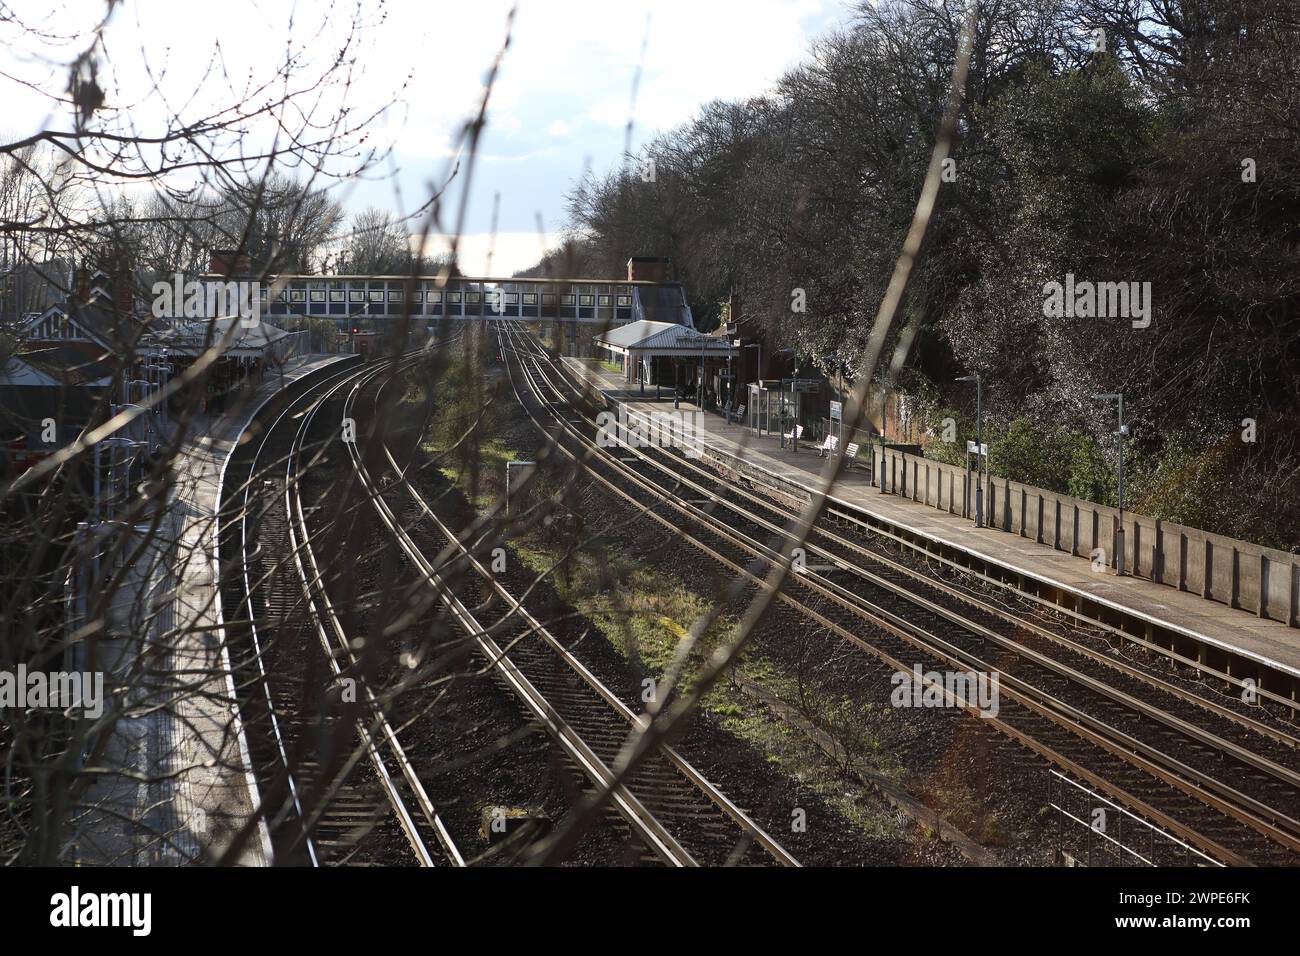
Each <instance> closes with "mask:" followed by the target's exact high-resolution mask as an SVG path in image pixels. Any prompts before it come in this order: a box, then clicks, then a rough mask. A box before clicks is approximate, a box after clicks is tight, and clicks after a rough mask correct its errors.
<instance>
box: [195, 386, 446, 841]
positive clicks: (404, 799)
mask: <svg viewBox="0 0 1300 956" xmlns="http://www.w3.org/2000/svg"><path fill="white" fill-rule="evenodd" d="M358 374H362V373H360V372H358V371H357V370H356V369H348V370H345V371H343V372H336V373H333V374H329V375H327V376H325V377H324V378H323V380H322V381H320V382H318V383H315V384H314V385H313V387H312V388H311V389H310V390H308V391H307V392H306V393H305V394H304V395H301V396H298V397H296V398H293V399H291V400H289V401H288V402H287V404H285V405H284V407H283V408H280V409H278V410H273V411H272V413H271V414H263V415H259V416H258V418H257V419H255V421H256V422H258V426H257V428H256V429H250V430H249V431H248V432H247V434H248V435H253V434H256V433H257V431H258V430H260V433H261V437H260V440H255V441H247V440H245V441H241V442H240V443H239V445H238V446H237V448H236V450H235V452H233V453H232V456H231V460H230V463H229V465H228V466H227V475H228V480H229V479H230V478H233V479H236V480H237V481H238V484H237V485H236V486H233V487H232V486H231V485H229V484H228V485H227V486H226V489H225V491H224V493H223V505H222V510H223V514H225V515H227V516H228V517H229V520H228V521H225V522H223V524H222V529H221V533H220V537H221V541H222V554H223V565H224V566H226V567H228V568H233V569H235V571H234V573H228V574H225V575H223V581H222V585H221V586H222V591H223V606H224V607H225V608H226V609H227V611H226V621H225V627H226V630H227V633H228V635H229V639H230V641H231V646H232V652H233V659H232V666H233V667H234V669H235V672H236V683H237V686H238V687H239V695H238V696H239V706H240V709H241V713H242V715H243V718H244V724H245V728H246V731H247V734H248V738H249V749H250V757H251V759H252V762H253V767H254V773H255V776H256V778H257V782H258V789H259V792H260V794H261V795H262V802H263V807H262V808H261V812H262V813H264V814H265V817H266V819H267V822H268V826H269V829H270V832H271V839H272V847H273V852H274V855H275V862H276V863H277V864H304V865H310V866H339V865H367V864H372V865H402V864H407V865H409V864H415V865H421V866H432V865H435V864H442V863H450V864H452V865H463V862H464V861H463V859H462V858H461V856H460V853H459V851H458V850H457V849H456V847H455V844H454V842H452V840H451V838H450V836H449V834H447V832H446V829H445V828H444V827H443V826H442V823H441V821H440V819H439V818H438V815H437V812H436V810H435V809H434V808H433V806H432V804H431V803H430V802H429V800H428V797H427V795H425V794H424V792H423V788H422V787H421V785H420V783H419V780H418V777H417V776H416V774H415V771H414V768H412V767H411V765H410V762H409V761H408V760H407V759H406V757H405V754H404V753H403V752H402V749H401V745H400V743H399V742H398V740H397V736H396V734H395V733H394V731H393V729H392V727H391V726H390V725H389V724H388V722H387V720H386V719H385V718H384V715H383V713H382V709H381V708H379V706H378V704H377V702H376V701H375V699H374V695H373V694H372V693H371V692H370V690H369V688H368V687H366V686H364V685H362V686H361V693H360V694H358V695H357V702H355V703H352V704H349V703H346V702H344V701H343V700H341V697H342V696H343V695H340V694H338V693H334V694H331V688H336V687H337V686H338V685H337V682H338V680H339V678H340V677H341V676H342V674H343V669H344V667H345V666H346V665H347V664H348V662H349V658H348V655H349V654H350V650H349V649H348V648H347V641H346V636H345V635H343V633H342V630H341V627H340V626H339V624H338V621H337V618H336V616H335V615H334V614H333V610H332V608H331V607H330V605H329V601H328V596H327V595H325V594H324V593H323V590H322V589H321V588H319V586H318V582H319V571H318V569H317V568H316V561H315V554H314V551H313V550H312V545H311V541H310V538H309V536H308V535H307V534H306V533H305V523H304V518H303V508H302V502H301V499H300V498H299V495H298V470H299V467H300V459H301V456H302V454H303V444H304V440H305V436H306V435H307V432H308V430H309V428H310V426H311V424H312V421H313V419H314V417H315V415H316V414H317V413H318V412H319V410H320V409H321V407H322V406H323V405H324V404H326V403H327V402H328V401H329V400H330V399H331V397H332V396H333V395H335V394H336V392H337V391H338V389H339V388H341V387H342V386H343V385H344V384H346V383H347V382H349V381H350V380H351V379H352V378H354V377H355V376H356V375H358ZM412 808H415V809H414V810H413V809H412Z"/></svg>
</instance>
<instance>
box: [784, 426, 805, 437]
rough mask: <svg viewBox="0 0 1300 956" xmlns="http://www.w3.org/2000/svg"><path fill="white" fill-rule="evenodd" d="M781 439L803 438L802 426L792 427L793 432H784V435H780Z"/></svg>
mask: <svg viewBox="0 0 1300 956" xmlns="http://www.w3.org/2000/svg"><path fill="white" fill-rule="evenodd" d="M781 437H782V438H803V426H802V425H795V426H794V431H789V432H786V433H785V434H784V435H782V436H781Z"/></svg>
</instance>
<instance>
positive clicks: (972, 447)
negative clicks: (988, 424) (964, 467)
mask: <svg viewBox="0 0 1300 956" xmlns="http://www.w3.org/2000/svg"><path fill="white" fill-rule="evenodd" d="M988 453H989V444H988V442H980V444H979V445H978V447H977V446H976V444H975V443H974V442H973V441H967V442H966V454H968V455H985V456H987V455H988Z"/></svg>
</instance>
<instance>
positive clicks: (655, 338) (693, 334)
mask: <svg viewBox="0 0 1300 956" xmlns="http://www.w3.org/2000/svg"><path fill="white" fill-rule="evenodd" d="M592 341H593V343H594V344H595V345H596V347H597V348H601V349H604V350H605V351H607V352H611V353H613V354H615V355H628V354H630V353H632V352H636V353H639V354H642V355H699V354H700V353H701V352H704V353H706V354H715V355H723V356H725V355H728V354H730V353H731V352H733V351H734V348H733V347H732V345H731V344H730V343H729V342H728V341H727V340H726V339H725V338H721V337H719V336H715V335H706V334H704V333H703V332H697V331H696V330H695V329H692V328H690V327H689V326H685V325H678V324H676V323H673V322H652V321H650V320H648V319H640V320H638V321H636V322H629V323H628V324H627V325H624V326H621V327H620V328H617V329H611V330H610V331H608V332H605V333H603V334H601V335H597V336H596V337H595V338H594V339H592Z"/></svg>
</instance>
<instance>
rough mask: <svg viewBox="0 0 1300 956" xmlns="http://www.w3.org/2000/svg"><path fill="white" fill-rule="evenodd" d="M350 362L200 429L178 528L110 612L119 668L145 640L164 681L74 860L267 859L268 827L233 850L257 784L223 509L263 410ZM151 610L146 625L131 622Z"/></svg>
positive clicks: (299, 371)
mask: <svg viewBox="0 0 1300 956" xmlns="http://www.w3.org/2000/svg"><path fill="white" fill-rule="evenodd" d="M346 357H347V356H334V355H306V356H301V357H299V358H297V359H294V360H291V361H290V362H289V363H287V364H286V366H285V367H284V369H283V370H282V371H280V372H277V373H275V374H268V375H267V377H266V379H265V380H264V381H263V382H262V383H261V384H260V386H259V387H258V388H257V390H256V391H254V392H252V393H251V394H249V395H248V396H246V398H245V399H244V400H243V401H241V402H240V403H239V404H238V405H237V406H236V407H234V408H231V409H230V410H228V411H227V412H226V413H224V414H221V415H213V416H209V415H200V416H197V417H196V418H195V419H194V421H193V422H192V425H191V428H190V435H189V437H188V439H187V440H186V442H185V443H184V445H183V446H182V448H181V451H180V453H179V454H178V456H177V457H176V460H175V466H174V467H175V475H176V482H175V488H174V491H173V496H172V498H171V500H170V501H169V502H168V512H169V515H168V517H169V518H170V520H169V521H167V522H165V523H164V524H163V526H162V527H163V529H164V530H162V531H161V532H160V533H159V534H157V535H155V536H154V540H153V541H152V542H150V548H151V551H156V552H157V554H156V555H153V556H151V558H150V560H148V561H143V560H142V561H139V562H136V564H138V565H140V566H142V567H146V568H148V569H149V571H148V573H146V574H142V575H137V577H139V580H138V581H133V582H132V583H131V584H130V585H129V586H128V587H127V588H125V589H124V594H123V599H122V600H119V601H117V602H115V604H116V608H114V609H110V612H109V617H110V618H113V617H114V613H115V610H116V611H120V612H121V614H123V615H126V616H125V617H123V619H122V621H121V622H119V623H120V624H121V625H122V626H120V627H117V628H116V629H115V630H116V631H118V632H120V635H121V636H119V637H116V638H115V640H116V642H117V643H122V644H123V648H122V650H123V653H122V654H119V655H118V657H119V658H120V659H121V660H122V661H123V662H124V663H123V666H129V665H130V661H132V660H134V659H135V657H136V656H138V655H134V654H132V653H130V650H131V649H130V647H129V646H127V645H130V644H132V643H134V644H140V642H141V641H142V640H145V641H149V642H152V643H153V645H154V646H153V649H152V652H153V653H155V654H156V653H159V652H161V653H162V655H163V658H162V662H163V666H162V667H160V668H158V669H159V671H160V672H161V677H160V678H159V679H158V680H156V681H154V682H151V683H150V684H149V686H144V687H141V686H139V685H138V683H137V684H136V685H135V686H136V697H137V698H138V699H137V700H135V701H133V703H134V704H135V705H136V709H135V712H136V713H137V714H138V716H127V717H125V718H123V719H122V720H120V721H119V722H118V724H117V726H116V728H115V733H114V737H113V739H112V740H110V741H109V744H108V748H107V753H106V756H105V762H106V764H107V765H109V766H111V767H114V768H117V772H115V773H109V774H105V775H103V777H102V778H101V779H100V781H98V782H97V783H96V784H95V785H94V786H93V787H92V789H91V790H90V792H88V794H87V795H86V797H85V798H84V800H83V801H82V803H83V805H84V806H85V807H86V810H85V811H84V812H83V813H81V814H79V818H78V819H77V821H76V824H77V826H76V829H77V832H78V834H79V837H78V840H77V843H76V846H75V847H74V848H73V853H74V856H75V860H76V862H77V863H79V864H82V865H92V866H93V865H137V866H138V865H146V866H147V865H164V866H166V865H182V864H185V863H189V862H194V861H196V860H208V861H217V860H223V859H224V858H225V857H226V856H227V855H229V859H225V860H224V862H227V863H233V864H235V865H240V866H267V865H269V864H270V863H271V853H270V840H269V838H268V836H267V832H266V827H265V824H262V825H259V826H258V827H257V829H256V831H255V832H254V833H253V834H252V835H251V836H250V837H249V838H248V839H246V840H245V841H244V842H243V845H242V847H241V848H240V849H239V850H238V851H237V852H234V853H230V854H228V853H227V851H228V850H229V849H230V847H231V845H232V842H233V840H234V838H235V836H236V834H238V833H239V832H240V830H241V829H242V828H243V827H244V826H245V824H246V823H247V821H248V820H249V818H250V817H251V815H252V813H253V809H254V799H255V798H254V796H253V794H254V792H255V786H254V784H253V781H252V776H251V767H250V766H249V758H248V752H247V745H246V743H245V738H244V735H243V732H242V728H241V726H240V723H239V715H238V711H237V709H236V708H235V705H234V687H233V683H232V681H233V678H232V675H231V668H230V663H229V657H228V654H227V648H226V645H225V641H224V637H223V631H222V626H221V609H220V602H219V596H218V591H217V587H216V583H217V579H218V576H217V553H216V546H217V540H216V513H217V504H218V499H219V495H220V488H221V480H222V474H223V466H224V464H225V461H226V459H227V457H228V455H229V453H230V451H231V450H232V449H233V448H234V447H235V445H236V444H237V443H238V441H239V438H240V435H241V434H242V432H243V431H244V429H245V427H246V426H247V424H248V423H249V422H250V421H251V420H252V418H253V416H254V415H255V414H256V412H257V410H258V409H259V408H260V407H261V406H262V405H263V404H264V403H265V402H266V401H268V400H269V399H270V398H271V397H272V396H274V395H275V394H276V393H277V392H278V391H279V390H280V389H282V388H283V387H285V386H286V385H288V384H289V383H290V382H292V381H294V380H296V379H298V378H301V377H302V376H304V375H306V374H308V373H310V372H312V371H314V370H315V369H318V368H320V367H322V366H323V365H325V364H328V363H330V362H333V361H337V360H339V359H340V358H346ZM160 598H166V600H165V604H166V606H165V607H163V606H161V604H162V603H164V601H162V600H160ZM145 604H148V605H149V607H150V608H151V609H152V613H151V615H150V616H149V619H148V620H146V621H143V622H142V621H139V620H134V618H135V617H139V615H140V608H141V607H142V606H144V605H145ZM128 618H131V619H128ZM142 628H145V629H142ZM110 630H114V628H113V622H112V621H111V620H110ZM160 649H161V650H160ZM137 650H139V648H137Z"/></svg>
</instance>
